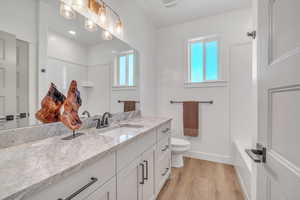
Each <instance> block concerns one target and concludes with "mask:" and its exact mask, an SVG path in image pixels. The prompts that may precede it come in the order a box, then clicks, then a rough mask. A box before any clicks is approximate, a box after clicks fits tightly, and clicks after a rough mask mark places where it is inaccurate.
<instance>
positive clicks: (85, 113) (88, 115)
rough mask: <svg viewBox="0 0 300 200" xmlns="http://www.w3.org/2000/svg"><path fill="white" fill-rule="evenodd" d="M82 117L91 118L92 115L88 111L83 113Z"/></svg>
mask: <svg viewBox="0 0 300 200" xmlns="http://www.w3.org/2000/svg"><path fill="white" fill-rule="evenodd" d="M82 115H87V117H91V113H90V112H89V111H87V110H85V111H83V113H82Z"/></svg>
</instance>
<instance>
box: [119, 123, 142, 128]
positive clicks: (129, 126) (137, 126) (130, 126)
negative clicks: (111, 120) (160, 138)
mask: <svg viewBox="0 0 300 200" xmlns="http://www.w3.org/2000/svg"><path fill="white" fill-rule="evenodd" d="M119 126H120V127H126V128H135V129H138V128H144V126H143V125H137V124H120V125H119Z"/></svg>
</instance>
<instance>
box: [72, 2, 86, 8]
mask: <svg viewBox="0 0 300 200" xmlns="http://www.w3.org/2000/svg"><path fill="white" fill-rule="evenodd" d="M72 5H73V6H74V7H76V8H78V9H82V8H84V5H85V0H73V4H72Z"/></svg>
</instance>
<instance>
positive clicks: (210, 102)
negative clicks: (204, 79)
mask: <svg viewBox="0 0 300 200" xmlns="http://www.w3.org/2000/svg"><path fill="white" fill-rule="evenodd" d="M193 102H197V103H208V104H213V103H214V101H193ZM170 103H171V104H173V103H184V101H170Z"/></svg>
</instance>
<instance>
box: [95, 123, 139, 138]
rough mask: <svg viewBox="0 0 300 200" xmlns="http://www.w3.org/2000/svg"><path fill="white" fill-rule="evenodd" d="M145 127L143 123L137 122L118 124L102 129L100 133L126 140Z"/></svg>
mask: <svg viewBox="0 0 300 200" xmlns="http://www.w3.org/2000/svg"><path fill="white" fill-rule="evenodd" d="M143 127H144V126H142V125H136V124H119V125H118V126H114V127H111V128H108V129H106V130H102V131H100V132H99V134H100V135H103V136H107V137H113V138H116V139H119V140H126V139H129V138H131V137H133V136H134V135H136V133H137V131H138V130H139V129H141V128H143Z"/></svg>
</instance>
